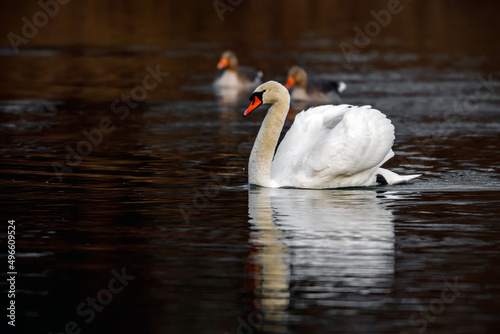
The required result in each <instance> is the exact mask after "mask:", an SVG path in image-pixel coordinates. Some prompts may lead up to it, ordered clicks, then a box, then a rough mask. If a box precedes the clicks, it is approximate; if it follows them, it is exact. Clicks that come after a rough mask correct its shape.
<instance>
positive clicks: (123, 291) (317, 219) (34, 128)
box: [0, 0, 500, 334]
mask: <svg viewBox="0 0 500 334" xmlns="http://www.w3.org/2000/svg"><path fill="white" fill-rule="evenodd" d="M233 3H235V2H233ZM401 3H402V6H403V7H402V8H403V9H402V11H401V12H400V13H398V14H397V15H393V16H392V18H391V22H390V23H389V24H388V25H387V27H381V28H380V33H379V34H377V36H375V37H373V38H372V39H371V41H370V43H369V45H367V46H366V47H362V48H360V49H359V53H357V54H353V55H352V57H351V58H350V62H348V61H347V59H346V57H345V56H344V54H343V53H342V51H341V48H340V44H341V43H342V42H346V43H350V44H352V45H354V38H355V35H356V31H355V30H354V28H355V27H356V26H357V27H360V28H361V29H364V27H365V25H366V24H367V23H369V22H372V21H373V20H374V19H373V16H371V14H370V11H372V10H374V11H376V12H378V11H380V10H384V9H387V2H386V1H370V2H368V1H326V0H325V1H314V2H309V1H298V0H297V1H289V2H278V1H276V2H270V1H267V2H263V1H252V2H250V1H243V2H242V3H241V4H239V5H237V6H235V7H234V8H233V10H232V11H226V12H224V13H223V20H222V21H221V20H220V19H219V17H218V15H217V12H216V10H215V9H214V7H213V3H212V2H211V1H204V2H202V1H198V2H192V1H189V2H188V1H185V2H181V1H173V0H172V1H161V2H160V1H149V2H139V1H135V2H133V1H131V2H126V3H125V2H123V3H122V2H117V1H86V2H85V4H80V3H78V4H77V3H76V2H75V3H73V2H69V3H68V4H66V5H61V6H60V8H59V12H58V13H57V14H56V15H55V16H54V18H50V22H49V23H48V24H47V25H46V26H44V27H42V28H40V29H39V30H40V31H39V32H38V34H37V35H36V36H35V37H33V38H31V39H29V42H28V43H26V44H23V45H20V52H19V53H16V52H14V50H13V49H12V47H11V44H10V42H9V40H8V39H7V37H5V38H4V37H3V36H7V34H8V33H9V32H14V33H17V34H21V33H22V32H21V29H22V24H23V22H22V21H21V18H22V17H23V16H26V17H28V18H30V19H31V18H32V17H33V15H34V14H35V13H36V12H37V11H39V10H40V7H39V5H38V4H37V3H36V2H35V1H32V2H25V3H24V4H23V2H20V3H17V2H16V3H10V2H9V3H7V2H3V3H2V4H1V5H0V12H1V14H0V18H1V20H0V22H1V23H0V27H1V36H2V40H1V44H0V45H1V48H0V78H1V80H0V141H1V147H0V153H1V157H0V159H1V170H0V174H1V178H0V188H1V189H2V194H1V195H0V199H1V207H2V210H1V212H2V220H3V222H2V226H3V231H1V232H0V236H1V239H0V240H1V243H2V257H1V259H2V261H1V262H2V263H1V266H2V268H3V269H2V272H1V275H0V276H1V287H2V291H3V297H2V301H6V302H5V304H2V305H7V300H8V299H7V290H8V285H7V284H6V279H7V277H8V275H7V274H6V273H7V272H8V271H9V270H8V268H7V255H6V254H7V253H6V252H5V251H4V250H6V249H7V221H8V220H10V219H13V220H15V226H16V263H15V264H16V271H17V276H16V299H15V301H16V327H15V330H14V331H12V328H10V330H11V332H15V333H50V332H52V333H59V332H65V331H66V332H67V333H71V332H75V333H77V332H78V330H81V333H220V334H223V333H257V332H266V333H405V332H406V333H496V332H497V331H498V330H497V328H498V326H499V325H500V265H499V261H498V258H499V254H500V219H499V216H500V179H499V175H500V162H499V156H500V147H499V139H500V94H499V92H500V82H499V80H498V78H500V68H499V67H498V64H499V62H500V44H499V43H498V38H499V37H500V36H499V35H500V33H499V32H500V29H499V28H500V27H499V24H498V19H497V18H498V14H499V12H500V6H499V5H498V3H497V2H495V1H474V2H473V1H454V2H453V3H452V2H444V1H443V2H438V1H419V2H418V3H417V2H416V1H414V2H410V1H402V2H401ZM225 49H233V50H234V51H235V52H236V53H237V54H238V55H239V56H240V60H241V62H242V63H244V64H247V65H252V66H255V67H258V68H260V69H262V70H263V72H264V76H265V79H266V80H269V79H276V80H279V81H281V82H284V80H285V76H286V72H287V70H288V67H289V66H291V65H293V64H295V63H297V64H300V65H302V66H304V67H305V68H307V69H308V70H309V71H310V72H311V73H316V74H324V73H327V74H332V75H333V76H334V77H336V78H337V79H339V80H343V81H345V82H346V83H347V90H346V91H345V94H343V96H342V100H341V101H339V102H341V103H348V104H355V105H363V104H370V105H373V106H374V107H376V108H378V109H380V110H381V111H382V112H384V113H385V114H386V115H387V116H388V117H389V118H390V119H391V120H392V121H393V123H394V125H395V127H396V142H395V144H394V151H395V152H396V157H395V158H393V159H392V160H390V161H389V162H388V163H387V164H386V166H387V167H389V168H391V169H392V170H394V171H396V172H399V173H402V174H414V173H419V174H422V177H421V178H419V179H417V180H415V181H413V182H411V184H407V185H401V186H386V187H374V188H368V189H344V190H297V189H263V188H255V189H253V188H249V187H248V184H247V171H246V167H247V161H248V156H249V154H250V150H251V147H252V143H253V140H254V139H255V136H256V134H257V131H258V129H259V126H260V122H261V120H262V119H263V117H264V114H265V113H264V111H262V110H261V111H260V112H256V113H252V115H251V116H250V117H247V118H245V119H244V118H242V117H241V114H242V112H243V110H244V108H245V107H246V106H247V104H248V103H249V102H248V100H247V97H248V94H247V93H245V94H243V95H242V96H241V99H237V98H236V100H234V99H231V97H228V96H225V97H223V98H218V97H216V96H215V95H214V91H213V89H212V86H211V81H212V79H213V75H214V73H215V70H216V69H215V65H216V64H217V61H218V58H219V55H220V53H221V52H222V51H223V50H225ZM155 71H156V72H157V76H156V79H157V80H156V81H155V80H152V78H154V77H152V78H149V79H146V81H144V78H145V76H146V75H148V74H149V75H150V73H151V72H155ZM158 73H160V74H158ZM148 80H149V81H148ZM141 87H146V88H148V89H145V88H144V89H143V88H141ZM141 93H142V94H143V93H145V95H141ZM143 97H146V99H145V100H144V101H137V100H143ZM301 107H302V106H300V105H297V104H295V105H293V106H292V112H291V114H290V117H289V120H288V121H287V124H286V127H289V126H290V125H291V124H292V121H293V115H294V113H296V112H298V111H300V110H301ZM85 134H87V135H85ZM88 138H91V140H93V143H91V144H86V143H85V142H86V141H87V143H88V142H89V139H88ZM72 150H75V151H77V152H78V150H80V152H86V151H87V152H88V154H86V156H82V157H77V156H76V155H77V154H76V153H74V154H73V153H69V152H73V151H72ZM68 158H69V160H67V159H68ZM54 166H55V169H54ZM56 171H57V172H58V173H56ZM117 277H118V278H117ZM94 298H95V299H94ZM5 307H6V306H5ZM4 310H5V308H4ZM6 323H7V320H6V317H5V316H4V317H3V320H2V326H3V325H4V324H6ZM65 328H66V329H65ZM78 333H80V332H78Z"/></svg>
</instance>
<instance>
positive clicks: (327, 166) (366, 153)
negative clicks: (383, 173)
mask: <svg viewBox="0 0 500 334" xmlns="http://www.w3.org/2000/svg"><path fill="white" fill-rule="evenodd" d="M393 142H394V127H393V125H392V124H391V121H390V120H389V119H387V118H386V117H385V115H384V114H382V113H381V112H380V111H378V110H376V109H372V108H371V107H370V106H363V107H354V106H349V105H339V106H332V105H329V106H321V107H315V108H311V109H309V110H307V111H303V112H301V113H299V114H298V115H297V116H296V117H295V121H294V124H293V125H292V127H291V128H290V130H289V131H288V132H287V134H286V135H285V138H283V141H282V142H281V144H280V146H279V147H278V150H277V151H276V155H275V157H274V160H273V162H272V166H271V180H272V182H273V183H274V184H275V186H279V187H284V186H290V187H300V188H336V187H352V186H369V185H373V184H375V179H376V172H377V170H378V168H379V167H380V166H381V165H382V164H383V163H384V162H385V161H387V160H388V159H389V158H391V157H392V156H393V155H394V153H393V152H392V149H391V147H392V144H393Z"/></svg>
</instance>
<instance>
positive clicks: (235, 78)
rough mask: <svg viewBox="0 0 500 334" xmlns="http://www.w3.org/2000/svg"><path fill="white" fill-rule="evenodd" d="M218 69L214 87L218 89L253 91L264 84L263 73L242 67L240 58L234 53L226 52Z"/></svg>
mask: <svg viewBox="0 0 500 334" xmlns="http://www.w3.org/2000/svg"><path fill="white" fill-rule="evenodd" d="M217 68H218V69H219V71H218V72H217V74H216V76H215V81H214V85H215V86H216V87H218V88H234V89H240V90H253V89H255V87H257V86H258V85H260V84H261V83H262V81H261V79H262V72H261V71H259V70H256V69H254V68H251V67H246V66H240V65H239V64H238V58H237V57H236V55H235V54H234V52H232V51H225V52H224V53H223V54H222V56H221V58H220V61H219V63H218V64H217Z"/></svg>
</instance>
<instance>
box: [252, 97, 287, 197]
mask: <svg viewBox="0 0 500 334" xmlns="http://www.w3.org/2000/svg"><path fill="white" fill-rule="evenodd" d="M289 108H290V97H289V96H288V92H287V94H286V97H285V96H283V98H281V99H280V100H279V101H278V102H276V103H274V104H273V105H272V106H271V108H269V111H268V112H267V116H266V117H265V118H264V121H263V122H262V125H261V127H260V130H259V134H258V135H257V138H256V139H255V143H254V145H253V148H252V153H251V154H250V159H249V161H248V183H250V184H255V185H259V186H263V187H271V186H272V185H271V163H272V161H273V157H274V151H275V149H276V145H277V143H278V139H279V137H280V133H281V130H282V129H283V124H284V123H285V118H286V115H287V113H288V110H289Z"/></svg>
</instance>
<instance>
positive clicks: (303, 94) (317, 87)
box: [286, 66, 346, 103]
mask: <svg viewBox="0 0 500 334" xmlns="http://www.w3.org/2000/svg"><path fill="white" fill-rule="evenodd" d="M286 88H288V89H290V88H293V89H292V91H291V96H292V100H297V101H311V102H318V103H331V102H334V101H335V100H337V99H338V95H337V94H339V93H341V92H342V91H344V89H345V88H346V84H345V83H343V82H342V81H334V80H331V79H328V78H312V79H309V80H308V78H307V73H306V71H304V69H303V68H302V67H299V66H293V67H292V68H290V70H289V71H288V79H287V82H286Z"/></svg>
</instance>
